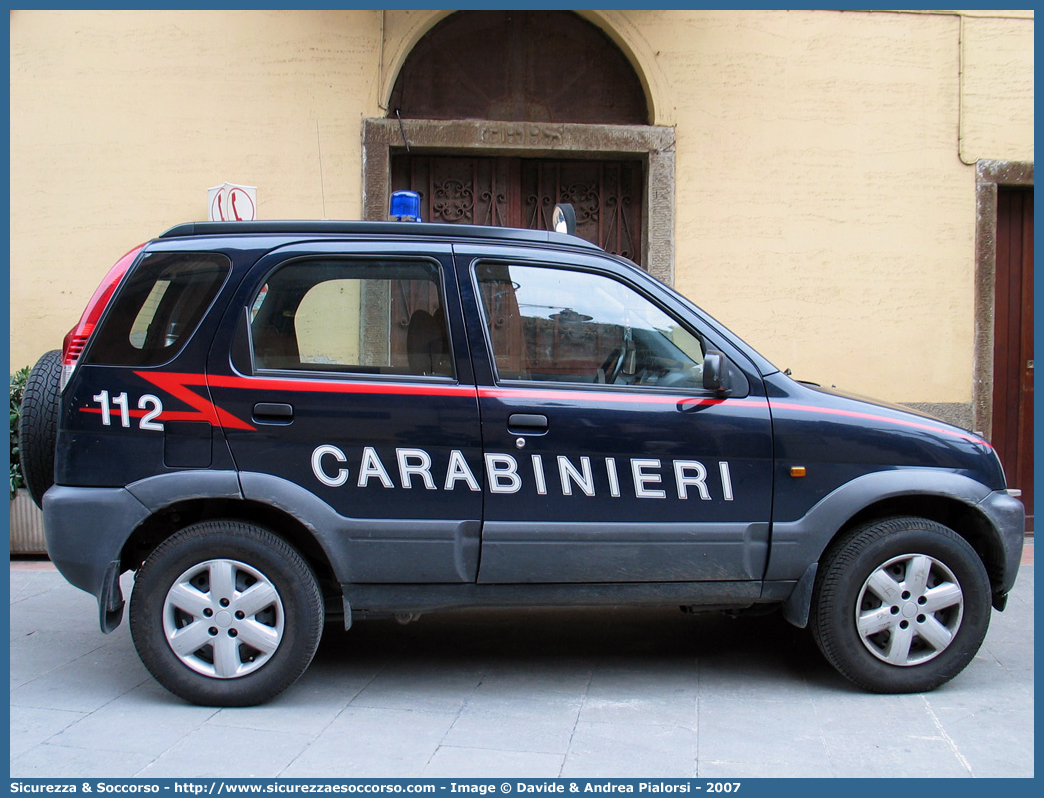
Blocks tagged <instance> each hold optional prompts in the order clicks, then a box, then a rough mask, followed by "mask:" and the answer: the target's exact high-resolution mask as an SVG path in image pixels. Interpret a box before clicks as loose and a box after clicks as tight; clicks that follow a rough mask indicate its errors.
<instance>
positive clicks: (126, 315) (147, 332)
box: [86, 252, 232, 366]
mask: <svg viewBox="0 0 1044 798" xmlns="http://www.w3.org/2000/svg"><path fill="white" fill-rule="evenodd" d="M231 268H232V264H231V263H230V262H229V260H228V258H226V257H225V256H224V255H217V254H214V253H205V254H199V253H184V252H177V253H154V254H150V255H146V256H145V258H144V259H143V260H142V262H141V263H140V264H139V265H138V267H137V268H136V269H135V270H134V272H133V273H132V274H131V275H130V276H129V277H128V278H127V282H126V284H125V285H124V286H123V288H122V289H121V290H120V291H119V293H118V294H117V295H116V297H115V299H114V300H113V304H112V307H111V308H110V310H109V312H108V314H107V315H106V317H105V320H104V321H103V322H102V326H101V327H100V328H99V330H98V332H97V333H96V334H95V338H94V341H93V343H92V345H91V348H90V352H89V353H88V355H87V360H86V362H88V363H102V364H106V365H111V366H158V365H160V364H161V363H166V362H167V361H169V360H171V359H172V358H174V357H175V356H176V355H177V354H178V353H179V352H180V351H181V350H182V349H183V348H184V347H185V344H186V343H187V342H188V340H189V339H190V338H191V337H192V334H193V333H194V332H195V331H196V328H197V327H198V326H199V323H200V321H201V320H202V319H203V317H204V315H206V312H207V309H208V308H209V307H210V305H211V303H212V302H213V301H214V297H216V296H217V293H218V291H219V290H220V289H221V286H222V284H223V283H224V282H225V279H226V278H227V277H228V274H229V272H230V271H231Z"/></svg>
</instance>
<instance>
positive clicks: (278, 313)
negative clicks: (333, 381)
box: [250, 260, 454, 377]
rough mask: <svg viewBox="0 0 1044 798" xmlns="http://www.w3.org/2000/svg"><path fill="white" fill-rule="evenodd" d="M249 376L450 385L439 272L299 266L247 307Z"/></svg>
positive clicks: (338, 263) (427, 266) (278, 276)
mask: <svg viewBox="0 0 1044 798" xmlns="http://www.w3.org/2000/svg"><path fill="white" fill-rule="evenodd" d="M250 338H251V343H252V347H253V365H254V369H255V370H257V369H260V370H273V369H274V370H288V371H326V372H348V373H354V374H377V375H400V376H436V377H452V376H453V374H454V370H453V359H452V357H451V355H450V342H449V335H448V333H447V327H446V313H445V309H444V306H443V302H442V283H441V280H440V273H439V269H438V266H436V264H434V263H429V262H427V261H406V262H401V261H363V260H321V261H320V260H301V261H294V262H291V263H288V264H286V265H285V266H283V267H281V268H280V269H279V270H278V271H276V272H275V273H274V274H272V275H271V276H270V277H269V278H268V282H267V283H265V285H264V286H263V287H262V289H261V291H260V293H259V294H258V295H257V297H255V298H254V300H253V301H252V302H251V304H250Z"/></svg>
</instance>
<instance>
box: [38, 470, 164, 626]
mask: <svg viewBox="0 0 1044 798" xmlns="http://www.w3.org/2000/svg"><path fill="white" fill-rule="evenodd" d="M43 510H44V536H45V538H46V539H47V553H48V555H49V556H50V558H51V561H52V562H53V563H54V564H55V567H57V568H58V570H59V572H61V574H62V576H64V577H65V578H66V579H67V580H68V581H69V583H70V584H72V585H73V586H75V587H78V588H80V590H85V591H87V592H88V593H90V594H91V595H92V596H94V597H95V598H97V599H98V610H99V622H100V625H101V629H102V631H103V632H111V631H112V630H113V629H115V628H116V627H117V626H118V625H119V623H120V620H121V619H122V617H123V594H122V592H121V590H120V584H119V578H120V553H121V551H122V550H123V545H124V543H126V542H127V538H129V537H130V535H131V533H132V532H133V531H134V530H135V528H137V526H138V525H139V524H140V523H141V522H142V521H144V520H145V519H146V518H147V517H148V516H149V510H148V508H146V507H145V505H143V504H142V503H141V502H139V501H138V500H137V499H135V498H134V497H133V496H132V495H131V494H130V493H129V492H128V491H126V490H124V489H123V488H71V487H66V486H64V485H55V486H54V487H52V488H51V489H50V490H48V491H47V493H45V494H44V500H43Z"/></svg>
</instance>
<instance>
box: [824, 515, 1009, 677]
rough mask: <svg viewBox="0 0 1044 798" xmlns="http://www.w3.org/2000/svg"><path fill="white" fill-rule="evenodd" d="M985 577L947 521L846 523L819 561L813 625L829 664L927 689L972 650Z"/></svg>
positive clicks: (985, 609) (957, 668)
mask: <svg viewBox="0 0 1044 798" xmlns="http://www.w3.org/2000/svg"><path fill="white" fill-rule="evenodd" d="M989 620H990V584H989V579H988V578H987V575H986V569H985V567H984V566H983V563H982V561H981V560H980V558H979V556H978V555H977V554H976V553H975V550H974V549H973V548H972V547H971V545H969V543H968V542H967V541H966V540H964V538H962V537H961V536H960V535H958V534H957V533H955V532H954V531H953V530H951V529H949V528H947V527H945V526H943V525H941V524H938V523H935V522H934V521H929V520H926V519H923V518H916V517H898V518H890V519H887V520H883V521H876V522H873V523H870V524H866V525H863V526H860V527H857V528H855V529H853V530H852V531H851V532H849V533H847V534H846V535H845V536H844V537H843V538H841V539H840V540H839V541H838V542H837V544H836V545H835V546H833V547H832V548H831V549H830V550H829V551H828V553H827V554H826V556H825V557H824V559H823V561H822V562H821V563H820V568H819V573H818V578H817V583H816V590H815V595H814V598H813V605H812V633H813V636H814V637H815V640H816V643H817V645H818V646H819V648H820V650H821V651H822V652H823V654H824V656H825V657H826V658H827V660H829V661H830V663H831V664H832V665H833V666H834V667H835V668H837V670H838V671H840V672H841V674H842V675H844V676H845V677H847V678H848V679H850V680H851V681H852V682H854V683H855V684H857V685H859V686H860V687H863V688H864V689H867V690H872V691H875V692H881V693H915V692H924V691H927V690H932V689H934V688H936V687H938V686H939V685H941V684H943V683H944V682H947V681H949V680H950V679H952V678H953V677H954V676H956V675H957V674H958V673H960V672H961V671H962V670H963V669H964V668H965V667H966V666H967V665H968V663H970V662H971V661H972V659H973V658H974V657H975V654H976V652H978V650H979V647H980V646H981V645H982V641H983V638H984V637H985V635H986V629H987V627H988V625H989Z"/></svg>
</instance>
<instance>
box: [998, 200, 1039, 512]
mask: <svg viewBox="0 0 1044 798" xmlns="http://www.w3.org/2000/svg"><path fill="white" fill-rule="evenodd" d="M993 362H994V376H993V445H994V446H995V447H996V448H997V453H998V454H999V455H1000V458H1001V462H1002V463H1003V464H1004V473H1005V474H1006V476H1007V478H1008V485H1009V487H1012V488H1018V489H1020V490H1021V491H1022V501H1023V503H1024V504H1025V505H1026V530H1027V531H1028V532H1032V531H1033V191H1032V189H1030V190H1025V189H1021V190H1014V189H1012V190H1008V189H1004V188H1001V189H1000V191H999V194H998V198H997V273H996V312H995V315H994V350H993Z"/></svg>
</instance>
